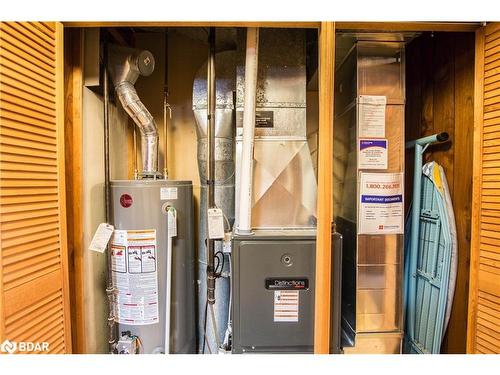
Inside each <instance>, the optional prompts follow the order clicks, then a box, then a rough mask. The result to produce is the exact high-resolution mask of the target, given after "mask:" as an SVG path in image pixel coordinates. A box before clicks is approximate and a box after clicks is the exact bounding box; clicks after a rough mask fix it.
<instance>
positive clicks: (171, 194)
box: [160, 187, 177, 201]
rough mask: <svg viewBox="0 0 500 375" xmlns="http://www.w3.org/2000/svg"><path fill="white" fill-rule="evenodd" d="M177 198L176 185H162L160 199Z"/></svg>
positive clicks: (169, 199)
mask: <svg viewBox="0 0 500 375" xmlns="http://www.w3.org/2000/svg"><path fill="white" fill-rule="evenodd" d="M175 199H177V188H176V187H162V188H161V189H160V200H162V201H166V200H167V201H171V200H175Z"/></svg>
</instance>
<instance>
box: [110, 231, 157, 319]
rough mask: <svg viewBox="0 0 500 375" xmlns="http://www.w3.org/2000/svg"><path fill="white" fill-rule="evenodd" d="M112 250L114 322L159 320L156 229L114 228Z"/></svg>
mask: <svg viewBox="0 0 500 375" xmlns="http://www.w3.org/2000/svg"><path fill="white" fill-rule="evenodd" d="M111 251H112V253H111V255H112V265H113V269H112V270H113V285H114V287H115V288H116V289H117V290H118V294H117V311H116V321H117V322H118V323H122V324H130V325H146V324H154V323H158V321H159V319H158V316H159V312H158V272H157V269H158V267H157V264H158V263H157V257H156V231H155V230H154V229H152V230H128V231H125V230H115V233H114V235H113V239H112V242H111Z"/></svg>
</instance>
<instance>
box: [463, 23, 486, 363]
mask: <svg viewBox="0 0 500 375" xmlns="http://www.w3.org/2000/svg"><path fill="white" fill-rule="evenodd" d="M484 36H485V30H484V28H483V27H482V28H480V29H478V30H477V31H476V63H475V67H474V77H475V79H474V159H473V165H474V168H473V176H472V220H471V223H472V224H471V254H470V270H469V272H470V275H469V314H468V321H467V353H474V352H475V345H476V342H475V337H476V335H475V333H476V330H475V327H476V319H477V302H478V288H477V286H478V268H479V245H480V243H479V242H480V241H479V240H480V222H481V221H480V219H481V191H482V178H481V175H482V170H483V168H482V165H483V160H482V144H483V129H482V128H483V104H484V103H483V90H484Z"/></svg>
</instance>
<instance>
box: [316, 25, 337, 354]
mask: <svg viewBox="0 0 500 375" xmlns="http://www.w3.org/2000/svg"><path fill="white" fill-rule="evenodd" d="M334 67H335V23H334V22H322V23H321V28H320V30H319V134H318V139H319V144H318V202H317V207H318V208H317V215H318V233H317V237H316V283H315V285H316V292H315V298H314V306H315V308H314V353H316V354H328V353H329V351H330V288H331V284H330V279H331V241H332V233H331V231H332V221H333V208H332V205H333V197H332V192H333V190H332V178H333V169H332V168H333V116H334V109H333V95H334V86H333V78H334V70H335V69H334Z"/></svg>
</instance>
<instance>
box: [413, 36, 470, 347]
mask: <svg viewBox="0 0 500 375" xmlns="http://www.w3.org/2000/svg"><path fill="white" fill-rule="evenodd" d="M406 92H407V96H406V134H405V136H406V140H407V141H408V140H412V139H416V138H419V137H421V136H424V135H431V134H434V133H439V132H443V131H446V132H448V133H449V135H450V138H451V142H447V143H445V144H441V145H436V146H432V147H431V148H430V149H429V150H428V151H427V152H426V154H425V160H428V161H430V160H435V161H436V162H438V163H439V164H441V165H442V166H443V168H444V171H445V173H446V178H447V180H448V185H449V187H450V192H451V196H452V200H453V208H454V211H455V218H456V226H457V236H458V274H457V283H456V289H455V297H454V301H453V309H452V314H451V319H450V323H449V326H448V330H447V333H446V336H445V338H444V342H443V345H442V348H441V351H442V352H443V353H465V351H466V334H467V311H468V310H467V301H468V291H469V285H468V283H469V263H470V239H471V238H470V233H471V205H472V201H471V200H472V167H473V160H472V142H473V125H474V33H435V34H424V35H421V36H420V37H418V38H416V39H415V40H413V41H412V42H411V43H410V44H409V45H408V47H407V50H406ZM413 155H414V154H413V150H411V151H410V152H407V153H406V160H405V162H406V181H405V187H406V189H405V190H406V196H405V199H406V202H407V204H408V202H410V201H411V192H412V189H413V185H412V183H413V181H412V180H413V178H412V177H413Z"/></svg>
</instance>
